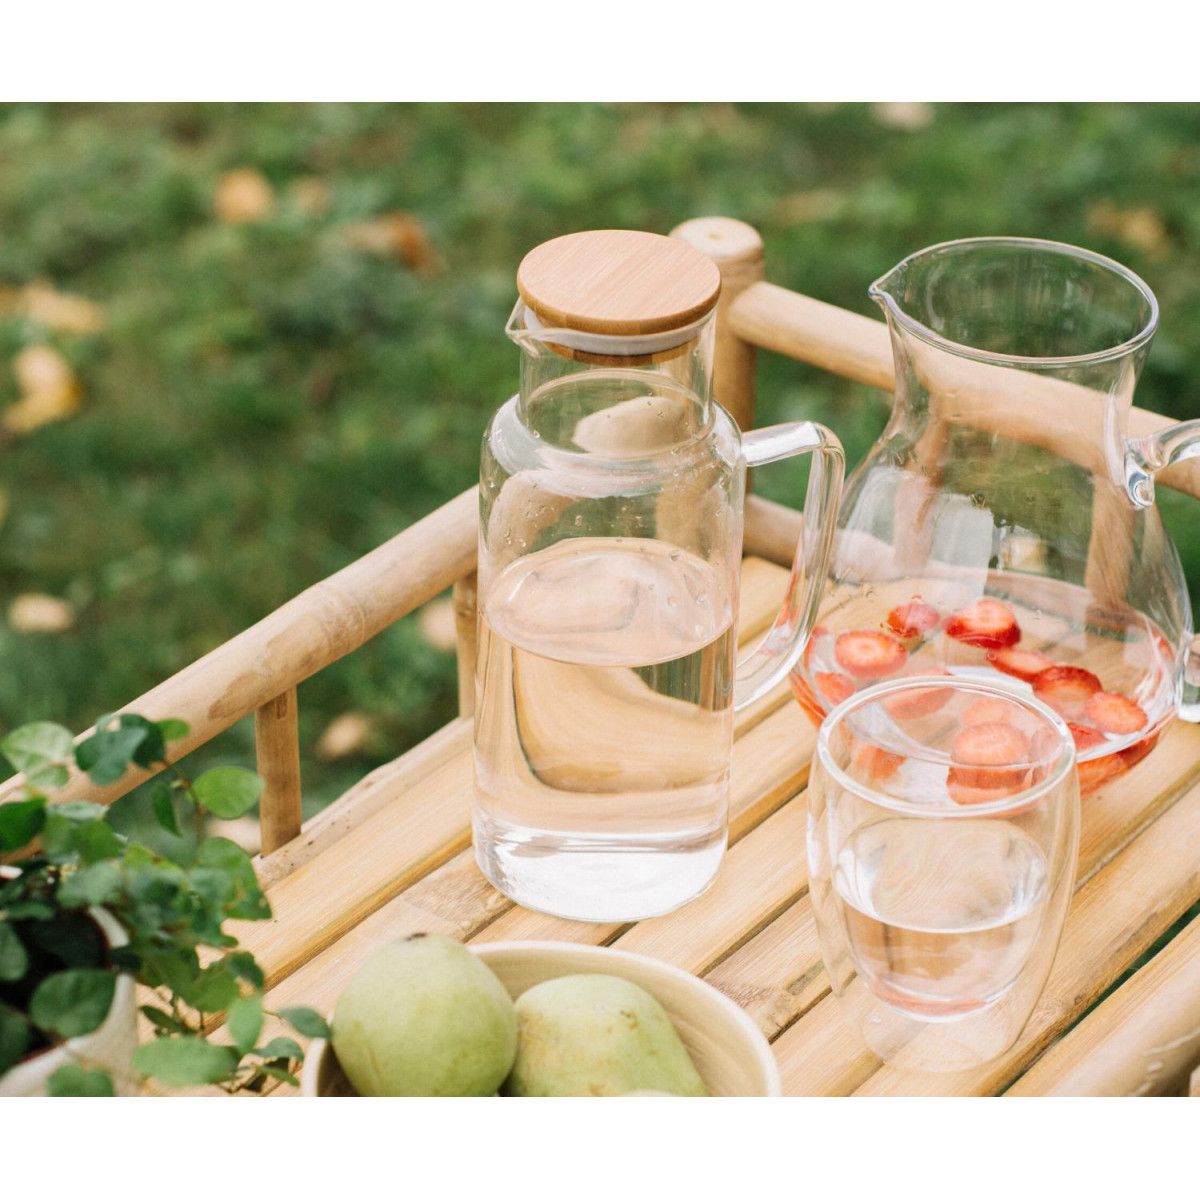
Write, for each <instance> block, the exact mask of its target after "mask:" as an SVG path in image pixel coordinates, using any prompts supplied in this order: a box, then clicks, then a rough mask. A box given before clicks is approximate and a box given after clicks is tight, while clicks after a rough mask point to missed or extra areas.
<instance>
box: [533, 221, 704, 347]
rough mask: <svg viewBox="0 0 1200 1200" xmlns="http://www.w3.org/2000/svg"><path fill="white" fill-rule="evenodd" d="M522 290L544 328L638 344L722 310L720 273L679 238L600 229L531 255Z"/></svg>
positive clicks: (566, 238)
mask: <svg viewBox="0 0 1200 1200" xmlns="http://www.w3.org/2000/svg"><path fill="white" fill-rule="evenodd" d="M517 290H518V291H519V292H520V293H521V299H522V300H524V301H525V303H526V304H527V305H529V307H530V308H531V309H532V310H533V312H534V314H535V315H536V316H537V318H538V320H539V321H540V322H541V323H542V324H543V325H548V326H551V327H560V328H566V329H577V330H580V331H581V332H584V333H597V334H615V335H624V336H626V337H637V336H639V335H641V334H650V333H665V332H668V331H670V330H672V329H681V328H683V327H685V326H687V325H690V324H692V322H693V321H697V320H699V319H700V318H701V317H702V316H704V314H705V313H707V312H709V311H710V310H711V309H712V307H713V305H715V304H716V302H717V296H718V294H719V293H720V291H721V273H720V271H719V270H718V269H717V266H716V264H715V263H714V262H713V261H712V259H711V258H709V257H708V256H707V255H705V254H702V253H701V252H700V251H699V250H696V249H695V248H694V247H692V246H689V245H688V244H687V243H686V242H684V241H682V240H681V239H679V238H669V237H663V236H661V235H660V234H657V233H641V232H639V231H637V230H635V229H596V230H591V231H589V232H586V233H568V234H566V235H565V236H563V237H557V238H554V239H553V240H552V241H549V242H543V243H542V245H540V246H537V247H535V248H534V249H533V250H530V252H529V253H528V254H527V255H525V257H524V259H523V260H522V261H521V265H520V267H518V268H517Z"/></svg>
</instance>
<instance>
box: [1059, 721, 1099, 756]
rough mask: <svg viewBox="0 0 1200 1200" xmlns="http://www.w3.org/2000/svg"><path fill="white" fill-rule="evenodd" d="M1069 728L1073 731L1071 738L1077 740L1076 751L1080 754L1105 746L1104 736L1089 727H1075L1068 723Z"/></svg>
mask: <svg viewBox="0 0 1200 1200" xmlns="http://www.w3.org/2000/svg"><path fill="white" fill-rule="evenodd" d="M1067 728H1068V729H1069V730H1070V731H1071V737H1073V738H1074V739H1075V751H1076V753H1078V754H1082V753H1083V752H1084V751H1085V750H1091V749H1092V748H1093V747H1095V746H1103V745H1104V742H1105V737H1104V734H1102V733H1097V732H1096V730H1094V729H1092V728H1091V727H1090V726H1088V725H1073V724H1072V723H1071V722H1070V721H1068V722H1067Z"/></svg>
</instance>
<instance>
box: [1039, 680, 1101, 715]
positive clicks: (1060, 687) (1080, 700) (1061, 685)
mask: <svg viewBox="0 0 1200 1200" xmlns="http://www.w3.org/2000/svg"><path fill="white" fill-rule="evenodd" d="M1102 687H1103V684H1101V682H1100V680H1099V679H1097V678H1096V676H1095V675H1093V674H1092V673H1091V671H1085V670H1084V669H1083V668H1082V667H1047V668H1046V670H1044V671H1042V672H1041V673H1040V674H1038V675H1036V676H1035V677H1034V680H1033V694H1034V695H1035V696H1036V697H1037V698H1038V699H1039V700H1042V701H1044V702H1045V703H1046V704H1048V705H1050V707H1051V708H1052V709H1054V711H1055V712H1056V713H1058V714H1059V715H1060V716H1063V717H1066V719H1067V720H1068V721H1073V720H1076V719H1077V718H1079V717H1081V716H1082V715H1083V710H1084V708H1085V706H1086V705H1087V702H1088V700H1090V699H1091V697H1092V696H1094V695H1095V694H1096V693H1097V692H1098V691H1100V689H1101V688H1102Z"/></svg>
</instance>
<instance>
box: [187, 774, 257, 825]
mask: <svg viewBox="0 0 1200 1200" xmlns="http://www.w3.org/2000/svg"><path fill="white" fill-rule="evenodd" d="M262 790H263V781H262V780H261V779H260V778H259V777H258V776H257V775H256V774H255V773H254V772H253V771H248V770H246V768H245V767H213V769H212V770H211V771H205V772H204V774H203V775H201V776H200V777H199V778H198V779H196V780H195V782H194V783H193V784H192V795H193V796H195V797H196V803H197V804H199V805H200V807H201V808H204V809H207V810H208V811H209V812H210V813H212V815H213V816H214V817H220V818H221V819H222V820H225V821H229V820H232V819H233V818H235V817H240V816H244V815H245V814H246V813H248V812H249V811H250V809H252V808H253V807H254V806H255V805H256V804H257V803H258V798H259V796H261V795H262Z"/></svg>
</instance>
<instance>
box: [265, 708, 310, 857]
mask: <svg viewBox="0 0 1200 1200" xmlns="http://www.w3.org/2000/svg"><path fill="white" fill-rule="evenodd" d="M298 717H299V709H298V706H297V702H296V689H295V688H294V687H292V688H288V690H287V691H286V692H283V693H281V694H280V695H278V696H276V697H275V699H274V700H268V701H267V703H266V704H264V705H263V706H262V707H261V708H260V709H258V710H256V712H255V714H254V745H255V749H256V750H257V753H258V773H259V774H260V775H261V776H262V777H263V782H264V783H265V785H266V786H265V788H264V789H263V794H262V800H261V801H260V803H259V807H258V827H259V833H260V835H261V838H262V853H263V854H270V853H271V851H272V850H278V849H279V847H280V846H282V845H284V844H285V843H287V842H290V841H291V840H292V838H294V837H296V836H297V834H299V832H300V823H301V814H300V725H299V720H298Z"/></svg>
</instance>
